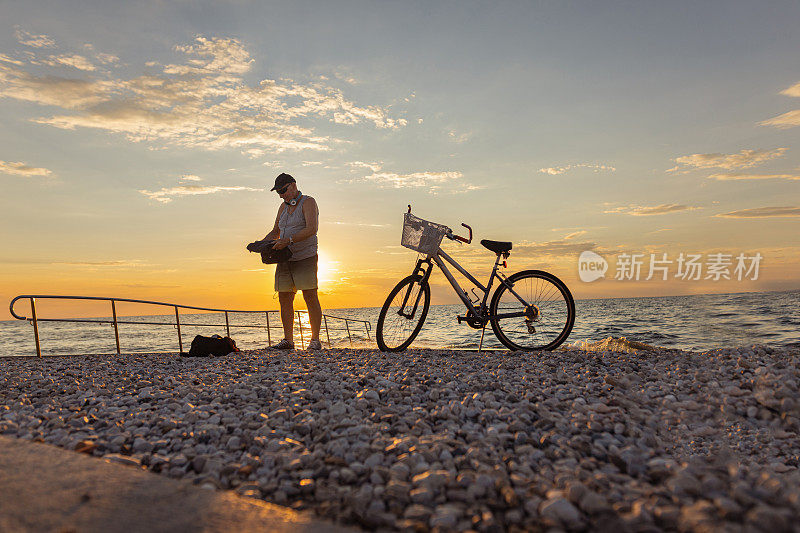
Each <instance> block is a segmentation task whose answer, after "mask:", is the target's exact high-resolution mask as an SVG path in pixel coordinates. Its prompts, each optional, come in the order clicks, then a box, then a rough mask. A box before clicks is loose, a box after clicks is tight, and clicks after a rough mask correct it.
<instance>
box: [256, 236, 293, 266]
mask: <svg viewBox="0 0 800 533" xmlns="http://www.w3.org/2000/svg"><path fill="white" fill-rule="evenodd" d="M274 245H275V241H274V240H266V239H265V240H262V241H255V242H251V243H250V244H248V245H247V249H248V250H249V251H251V252H256V253H260V254H261V262H262V263H264V264H266V265H271V264H274V263H285V262H287V261H288V260H289V259H291V258H292V251H291V250H290V249H289V247H288V246H287V247H286V248H283V249H281V250H273V249H272V247H273V246H274Z"/></svg>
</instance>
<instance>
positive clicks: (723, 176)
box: [708, 172, 800, 181]
mask: <svg viewBox="0 0 800 533" xmlns="http://www.w3.org/2000/svg"><path fill="white" fill-rule="evenodd" d="M708 178H709V179H713V180H720V181H728V180H800V175H798V174H745V173H742V172H729V173H726V172H723V173H720V174H711V175H710V176H709V177H708Z"/></svg>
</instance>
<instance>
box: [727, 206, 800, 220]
mask: <svg viewBox="0 0 800 533" xmlns="http://www.w3.org/2000/svg"><path fill="white" fill-rule="evenodd" d="M716 216H718V217H725V218H772V217H800V207H797V206H784V207H754V208H751V209H740V210H739V211H731V212H729V213H720V214H719V215H716Z"/></svg>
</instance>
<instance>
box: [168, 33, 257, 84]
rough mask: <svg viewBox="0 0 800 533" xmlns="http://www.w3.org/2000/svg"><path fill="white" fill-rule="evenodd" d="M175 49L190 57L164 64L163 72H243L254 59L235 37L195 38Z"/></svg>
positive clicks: (183, 73)
mask: <svg viewBox="0 0 800 533" xmlns="http://www.w3.org/2000/svg"><path fill="white" fill-rule="evenodd" d="M175 50H177V51H179V52H183V53H185V54H187V55H188V56H190V57H192V56H194V57H192V58H191V59H189V61H188V62H187V63H186V64H183V65H166V66H165V67H164V73H165V74H178V75H185V74H209V73H218V72H225V73H228V74H244V73H245V72H247V71H249V70H250V66H251V65H252V63H253V61H254V59H251V58H250V54H249V53H248V51H247V50H246V49H245V48H244V46H242V44H241V43H240V42H239V41H237V40H236V39H216V38H211V39H207V38H206V37H203V36H198V37H196V38H195V42H194V43H192V44H188V45H178V46H176V47H175Z"/></svg>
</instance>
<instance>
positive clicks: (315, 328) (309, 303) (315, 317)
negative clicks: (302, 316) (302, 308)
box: [303, 289, 322, 341]
mask: <svg viewBox="0 0 800 533" xmlns="http://www.w3.org/2000/svg"><path fill="white" fill-rule="evenodd" d="M303 299H304V300H305V301H306V308H307V309H308V319H309V321H310V322H311V340H316V341H318V340H319V328H320V324H322V306H321V305H320V304H319V295H318V294H317V289H308V290H305V291H303Z"/></svg>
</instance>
